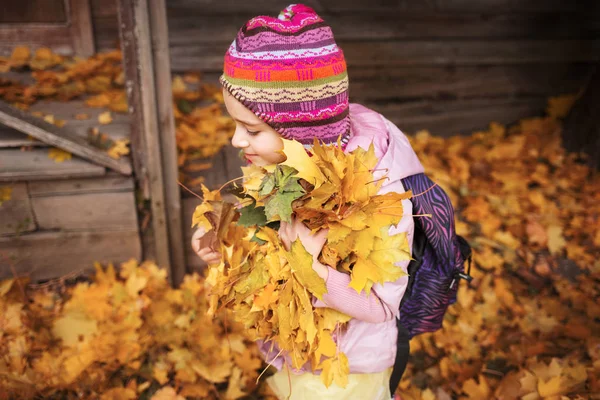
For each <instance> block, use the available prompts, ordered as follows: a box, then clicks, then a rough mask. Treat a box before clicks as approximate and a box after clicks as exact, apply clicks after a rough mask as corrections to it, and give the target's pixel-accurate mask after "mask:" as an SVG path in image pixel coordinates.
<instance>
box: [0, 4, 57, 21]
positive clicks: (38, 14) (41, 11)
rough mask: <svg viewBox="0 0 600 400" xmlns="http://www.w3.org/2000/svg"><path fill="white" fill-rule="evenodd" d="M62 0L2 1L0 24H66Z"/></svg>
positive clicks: (0, 5)
mask: <svg viewBox="0 0 600 400" xmlns="http://www.w3.org/2000/svg"><path fill="white" fill-rule="evenodd" d="M66 22H67V14H66V7H65V1H64V0H28V1H23V0H3V1H2V2H1V3H0V23H66Z"/></svg>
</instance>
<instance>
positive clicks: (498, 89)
mask: <svg viewBox="0 0 600 400" xmlns="http://www.w3.org/2000/svg"><path fill="white" fill-rule="evenodd" d="M592 69H593V66H592V65H590V64H523V65H481V66H450V67H446V66H422V67H419V68H414V67H397V68H385V67H365V68H361V67H353V66H349V68H348V74H349V76H350V101H358V102H360V101H364V100H375V99H386V98H387V99H396V100H401V99H417V98H440V99H444V98H469V97H502V96H511V97H517V96H549V95H556V94H558V93H575V92H577V91H578V90H579V88H580V87H581V85H583V83H584V82H585V80H586V78H587V77H588V76H589V75H590V73H591V72H592Z"/></svg>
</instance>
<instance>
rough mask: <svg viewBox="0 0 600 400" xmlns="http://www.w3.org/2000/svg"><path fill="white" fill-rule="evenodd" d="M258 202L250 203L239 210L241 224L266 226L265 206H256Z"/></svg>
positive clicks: (239, 223)
mask: <svg viewBox="0 0 600 400" xmlns="http://www.w3.org/2000/svg"><path fill="white" fill-rule="evenodd" d="M255 205H256V203H254V204H250V205H248V206H246V207H243V208H241V209H240V210H239V213H240V219H239V220H238V221H237V223H238V225H241V226H265V225H266V224H267V217H266V216H265V208H264V207H255Z"/></svg>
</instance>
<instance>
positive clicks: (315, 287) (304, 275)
mask: <svg viewBox="0 0 600 400" xmlns="http://www.w3.org/2000/svg"><path fill="white" fill-rule="evenodd" d="M282 251H283V256H284V257H285V258H286V260H287V261H288V263H289V264H290V266H291V268H292V272H293V273H294V275H295V276H296V277H297V278H298V281H299V282H300V283H301V284H302V286H304V287H305V288H306V289H308V291H309V292H311V293H312V294H314V295H315V296H316V297H317V298H319V299H323V295H324V294H325V293H327V288H326V287H325V281H324V280H323V278H321V277H320V276H319V275H318V274H317V273H316V272H315V270H314V269H313V256H312V255H311V254H310V253H309V252H308V251H306V249H305V248H304V245H303V244H302V242H301V241H300V240H299V239H298V240H296V241H294V242H293V243H292V246H291V248H290V251H289V252H287V251H285V250H282Z"/></svg>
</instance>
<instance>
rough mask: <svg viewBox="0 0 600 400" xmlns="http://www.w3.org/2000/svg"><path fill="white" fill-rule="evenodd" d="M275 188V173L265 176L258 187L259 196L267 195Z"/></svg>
mask: <svg viewBox="0 0 600 400" xmlns="http://www.w3.org/2000/svg"><path fill="white" fill-rule="evenodd" d="M273 189H275V175H274V174H268V175H265V177H264V178H263V180H262V182H261V184H260V187H259V188H258V194H259V196H266V195H268V194H270V193H271V192H272V191H273Z"/></svg>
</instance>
